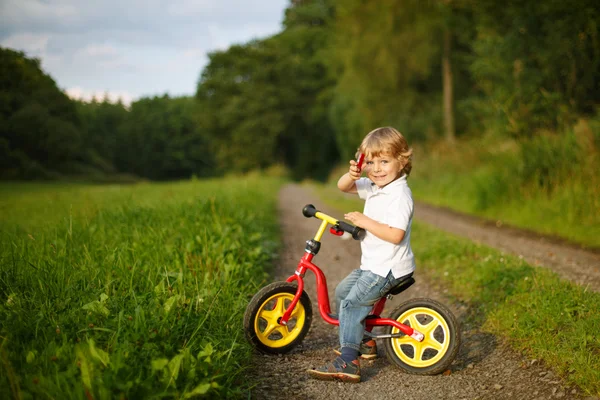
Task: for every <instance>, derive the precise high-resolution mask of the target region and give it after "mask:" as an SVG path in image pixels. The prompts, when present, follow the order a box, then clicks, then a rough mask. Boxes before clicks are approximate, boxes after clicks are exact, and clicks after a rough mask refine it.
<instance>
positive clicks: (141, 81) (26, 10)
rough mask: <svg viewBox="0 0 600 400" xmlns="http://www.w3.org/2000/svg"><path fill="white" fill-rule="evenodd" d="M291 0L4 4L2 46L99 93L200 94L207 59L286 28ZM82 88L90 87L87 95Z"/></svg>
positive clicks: (65, 81) (25, 0) (13, 0)
mask: <svg viewBox="0 0 600 400" xmlns="http://www.w3.org/2000/svg"><path fill="white" fill-rule="evenodd" d="M288 4H289V0H102V1H83V0H0V45H2V46H5V47H11V48H14V49H17V50H21V51H24V52H25V53H27V55H28V56H30V57H31V56H33V57H37V58H40V59H41V62H42V67H43V69H44V71H45V72H46V73H48V74H49V75H50V76H52V77H53V78H54V79H55V81H56V82H57V84H58V86H59V87H61V88H70V89H69V90H70V92H72V93H75V92H77V89H78V90H79V92H78V93H79V94H80V95H81V96H88V98H89V96H92V95H93V94H97V93H99V94H100V95H101V96H103V95H104V91H103V90H89V88H100V89H103V88H106V89H108V90H109V93H119V94H123V96H128V95H133V98H137V97H139V96H151V95H161V94H163V93H165V92H168V93H170V94H178V95H181V94H188V95H189V94H192V93H193V92H194V91H195V88H196V84H197V81H198V78H199V76H200V74H201V72H202V69H203V68H204V66H205V65H206V63H207V61H208V56H207V54H208V53H209V52H211V51H215V50H225V49H227V48H228V47H229V46H231V45H232V44H242V43H246V42H248V41H250V40H252V39H256V38H265V37H267V36H269V35H272V34H275V33H277V32H278V31H279V30H280V29H281V20H282V18H283V11H284V9H285V7H286V6H287V5H288ZM81 88H88V89H87V91H86V90H83V89H81Z"/></svg>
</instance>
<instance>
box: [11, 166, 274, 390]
mask: <svg viewBox="0 0 600 400" xmlns="http://www.w3.org/2000/svg"><path fill="white" fill-rule="evenodd" d="M280 184H281V181H280V180H277V179H271V178H265V179H258V178H228V179H220V180H214V181H189V182H179V183H168V184H136V185H130V186H119V185H114V186H110V185H106V186H91V185H87V186H86V185H56V184H2V185H0V225H1V226H2V228H1V244H0V371H1V373H0V393H4V394H7V395H8V396H9V397H12V398H16V399H26V398H57V399H85V398H88V399H90V398H94V399H107V398H129V399H135V398H163V397H168V398H175V397H176V398H188V397H192V396H194V395H195V394H203V393H204V394H209V395H211V394H212V396H214V397H222V398H235V397H241V396H244V393H245V392H244V390H245V388H247V387H248V385H250V383H249V382H244V381H242V372H243V368H244V365H245V362H246V361H247V360H248V359H249V357H250V355H251V350H250V348H249V347H248V345H247V344H246V342H245V340H244V339H243V335H242V334H241V333H242V330H241V329H240V327H241V315H242V313H243V310H244V308H245V306H246V304H247V301H248V299H249V296H250V295H252V294H253V293H254V292H255V291H256V289H257V288H258V286H259V285H260V284H262V283H264V280H265V279H266V277H267V276H268V271H269V266H270V264H271V261H272V256H273V255H274V252H275V251H276V248H277V233H278V228H277V221H276V219H275V217H276V214H275V213H274V210H275V204H276V203H275V199H276V195H277V191H278V187H279V185H280Z"/></svg>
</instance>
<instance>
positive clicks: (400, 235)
mask: <svg viewBox="0 0 600 400" xmlns="http://www.w3.org/2000/svg"><path fill="white" fill-rule="evenodd" d="M344 218H346V219H347V220H348V221H350V222H352V223H353V224H354V225H356V226H358V227H360V228H363V229H365V230H367V231H369V232H371V233H372V234H373V235H375V236H377V237H378V238H379V239H381V240H385V241H386V242H390V243H393V244H399V243H400V242H401V241H402V240H403V239H404V235H405V234H406V232H405V231H403V230H402V229H399V228H392V227H391V226H389V225H386V224H382V223H381V222H377V221H375V220H374V219H371V218H369V217H367V216H366V215H364V214H363V213H360V212H358V211H353V212H351V213H348V214H346V215H344Z"/></svg>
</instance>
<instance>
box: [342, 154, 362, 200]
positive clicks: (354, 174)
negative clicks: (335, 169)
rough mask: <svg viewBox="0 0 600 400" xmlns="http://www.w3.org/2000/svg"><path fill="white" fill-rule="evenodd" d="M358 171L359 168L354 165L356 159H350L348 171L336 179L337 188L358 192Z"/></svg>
mask: <svg viewBox="0 0 600 400" xmlns="http://www.w3.org/2000/svg"><path fill="white" fill-rule="evenodd" d="M360 173H361V170H360V169H359V168H358V167H357V166H356V161H354V160H350V168H349V169H348V172H347V173H345V174H344V175H342V177H341V178H340V179H339V180H338V183H337V186H338V189H340V190H341V191H342V192H345V193H354V194H356V193H358V190H357V189H356V181H357V180H359V179H360Z"/></svg>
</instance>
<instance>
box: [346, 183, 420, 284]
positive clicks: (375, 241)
mask: <svg viewBox="0 0 600 400" xmlns="http://www.w3.org/2000/svg"><path fill="white" fill-rule="evenodd" d="M356 189H357V191H358V195H359V197H360V198H361V199H364V200H365V209H364V211H363V214H365V215H366V216H367V217H369V218H372V219H374V220H375V221H377V222H380V223H382V224H386V225H389V226H390V227H392V228H398V229H402V230H403V231H405V232H406V233H405V234H404V239H402V241H401V242H400V243H399V244H393V243H390V242H386V241H385V240H381V239H379V238H378V237H377V236H375V235H373V234H372V233H370V232H367V235H366V236H365V238H364V239H363V241H362V242H361V250H362V258H361V266H360V268H361V269H365V270H369V271H371V272H373V273H375V274H377V275H379V276H382V277H384V278H385V277H387V275H388V273H389V272H390V270H391V271H392V274H393V275H394V277H395V278H400V277H401V276H404V275H406V274H409V273H411V272H413V271H414V270H415V256H414V255H413V252H412V250H411V248H410V227H411V225H412V217H413V213H414V201H413V198H412V192H411V190H410V188H409V187H408V183H407V181H406V175H405V176H402V177H400V178H398V179H396V180H395V181H393V182H390V183H389V184H388V185H386V186H385V187H384V188H383V189H380V188H379V187H378V186H377V185H375V184H374V183H373V182H372V181H371V180H370V179H368V178H361V179H359V180H357V181H356Z"/></svg>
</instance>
